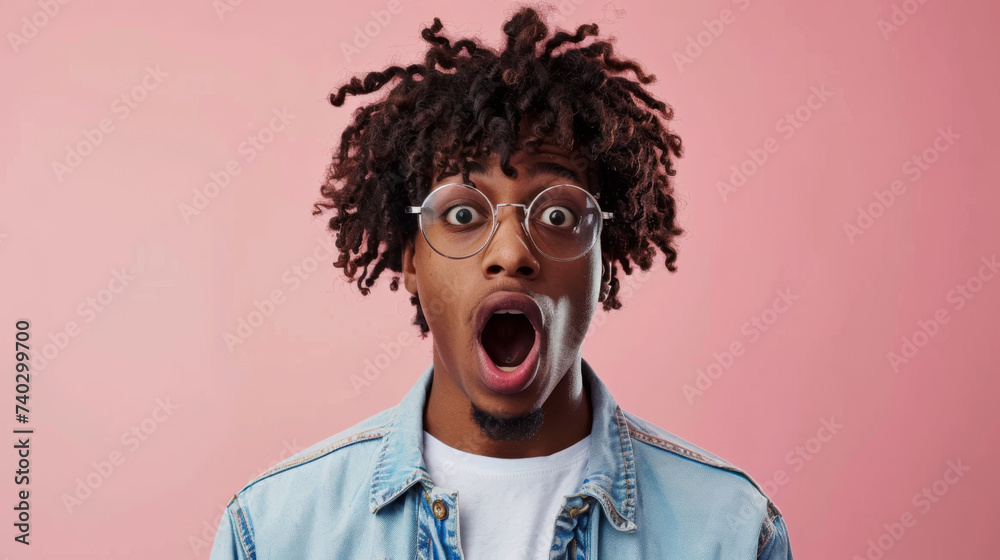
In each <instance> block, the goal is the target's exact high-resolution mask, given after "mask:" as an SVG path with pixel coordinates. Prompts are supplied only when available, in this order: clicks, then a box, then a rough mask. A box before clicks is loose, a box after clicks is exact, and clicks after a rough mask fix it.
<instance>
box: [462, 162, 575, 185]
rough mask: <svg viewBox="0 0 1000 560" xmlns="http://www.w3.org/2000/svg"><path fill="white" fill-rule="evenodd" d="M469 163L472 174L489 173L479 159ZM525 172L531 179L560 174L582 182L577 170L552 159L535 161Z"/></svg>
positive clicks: (470, 173)
mask: <svg viewBox="0 0 1000 560" xmlns="http://www.w3.org/2000/svg"><path fill="white" fill-rule="evenodd" d="M468 165H469V175H472V174H473V173H476V174H479V175H488V173H487V172H486V168H485V167H483V165H482V164H481V163H479V162H478V161H473V160H469V162H468ZM525 174H526V175H527V176H528V178H529V179H532V178H535V177H537V176H539V175H560V176H563V177H568V178H569V179H570V180H571V181H573V182H576V183H580V182H581V179H580V176H579V175H577V173H576V172H575V171H573V170H572V169H570V168H568V167H566V166H565V165H562V164H559V163H555V162H552V161H539V162H535V163H533V164H532V165H531V167H529V168H528V169H526V170H525ZM454 175H458V173H454V174H451V175H446V177H451V176H454Z"/></svg>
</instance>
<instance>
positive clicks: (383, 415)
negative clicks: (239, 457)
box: [230, 408, 394, 506]
mask: <svg viewBox="0 0 1000 560" xmlns="http://www.w3.org/2000/svg"><path fill="white" fill-rule="evenodd" d="M393 412H394V409H393V408H388V409H386V410H383V411H381V412H379V413H378V414H375V415H373V416H370V417H368V418H366V419H364V420H362V421H361V422H358V423H357V424H355V425H353V426H351V427H349V428H346V429H344V430H341V431H340V432H338V433H336V434H334V435H332V436H330V437H327V438H325V439H323V440H321V441H319V442H316V443H315V444H313V445H310V446H309V447H307V448H305V449H303V450H302V451H299V452H298V453H296V454H294V455H292V456H291V457H289V458H287V459H285V460H284V461H281V462H280V463H278V464H276V465H274V466H273V467H271V468H270V469H268V470H267V471H265V472H263V473H261V474H260V475H258V476H257V477H256V478H254V479H253V480H251V481H250V482H248V483H247V484H246V485H244V486H243V488H241V489H240V490H239V491H238V492H237V493H236V494H235V495H234V496H233V497H232V499H231V500H230V506H232V505H233V503H234V502H242V503H243V504H244V506H245V505H247V504H248V503H249V502H260V501H261V499H266V498H270V497H272V496H269V494H270V492H269V490H270V489H271V488H275V487H277V488H282V491H286V490H287V487H288V486H289V485H312V486H315V485H317V484H321V483H322V482H323V479H324V478H325V477H326V476H329V474H326V475H324V473H335V474H336V475H338V480H339V481H340V482H345V481H346V480H347V479H352V478H358V479H363V478H365V476H366V475H367V474H369V472H368V470H367V467H368V461H367V459H368V458H369V457H371V456H372V455H373V454H374V452H375V450H376V448H377V445H378V442H379V441H380V440H381V439H382V437H383V436H384V435H385V434H386V432H387V430H388V428H389V427H390V426H391V424H392V421H393Z"/></svg>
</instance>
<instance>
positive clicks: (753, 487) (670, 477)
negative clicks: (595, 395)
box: [622, 410, 788, 558]
mask: <svg viewBox="0 0 1000 560" xmlns="http://www.w3.org/2000/svg"><path fill="white" fill-rule="evenodd" d="M622 414H623V415H624V417H625V424H626V426H627V428H628V434H629V438H630V440H631V441H632V445H633V452H634V454H635V456H636V462H637V463H640V462H642V461H645V462H646V467H645V468H643V466H642V465H639V466H638V468H637V471H638V472H639V475H640V477H641V476H642V474H643V473H645V474H646V475H647V476H649V477H653V478H655V479H657V482H658V484H662V485H664V486H666V487H669V488H671V489H672V490H676V494H678V495H681V496H683V497H684V498H685V501H687V502H690V501H697V502H700V503H703V504H708V506H707V507H708V512H707V513H711V515H712V517H714V518H716V519H718V516H719V515H720V514H721V515H722V516H724V517H725V519H724V521H725V523H726V524H727V526H728V528H729V529H733V528H735V527H736V526H737V525H742V526H746V527H747V529H748V530H752V531H754V532H756V531H758V530H759V536H758V548H757V552H758V555H760V554H762V553H764V552H767V551H771V550H773V549H775V548H777V547H781V546H783V547H784V549H786V550H787V542H788V536H787V529H786V528H785V525H784V521H783V520H782V518H781V512H780V511H779V510H778V507H777V506H776V505H775V504H774V502H772V501H771V499H770V498H769V497H768V496H767V494H765V493H764V491H763V489H762V488H761V487H760V485H759V484H757V482H756V481H755V480H754V479H753V478H752V477H751V476H750V475H749V474H747V473H746V472H745V471H744V470H742V469H740V468H739V467H737V466H735V465H733V464H732V463H730V462H729V461H726V460H725V459H723V458H722V457H719V456H718V455H715V454H713V453H711V452H709V451H707V450H705V449H703V448H701V447H699V446H697V445H695V444H693V443H691V442H689V441H687V440H685V439H683V438H681V437H679V436H677V435H675V434H673V433H670V432H668V431H667V430H665V429H663V428H661V427H659V426H657V425H656V424H653V423H652V422H649V421H647V420H644V419H642V418H640V417H638V416H636V415H635V414H632V413H630V412H626V411H624V410H622ZM678 480H680V481H683V482H682V483H679V482H678ZM682 485H683V486H682ZM718 504H726V509H727V511H724V512H722V511H720V510H719V509H717V508H718V507H719V506H718ZM758 528H759V529H758ZM779 541H780V542H779ZM782 543H783V544H782ZM759 557H762V558H763V557H765V556H759ZM766 557H767V558H779V556H774V555H770V554H769V555H767V556H766ZM780 557H781V558H784V556H780Z"/></svg>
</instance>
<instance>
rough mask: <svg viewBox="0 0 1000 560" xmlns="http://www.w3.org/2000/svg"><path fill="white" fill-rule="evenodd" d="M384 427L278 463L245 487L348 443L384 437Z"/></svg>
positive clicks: (366, 431)
mask: <svg viewBox="0 0 1000 560" xmlns="http://www.w3.org/2000/svg"><path fill="white" fill-rule="evenodd" d="M383 429H384V427H378V428H372V429H370V430H365V431H362V432H359V433H357V434H354V435H352V436H348V437H346V438H343V439H339V440H337V441H335V442H333V443H331V444H330V445H328V446H326V447H324V448H322V449H317V450H316V451H313V452H311V453H309V454H307V455H303V456H301V457H299V458H298V459H295V460H293V461H290V462H287V463H281V464H279V465H276V466H274V467H272V468H271V469H270V470H267V471H265V472H263V473H261V474H260V475H259V476H257V478H255V479H253V480H251V481H250V482H248V483H247V485H246V486H244V487H243V488H244V490H245V489H247V488H249V487H250V486H253V485H254V484H256V483H257V482H259V481H261V480H263V479H265V478H267V477H269V476H272V475H275V474H278V473H280V472H283V471H286V470H288V469H291V468H293V467H297V466H299V465H302V464H305V463H308V462H310V461H313V460H315V459H318V458H320V457H322V456H324V455H328V454H330V453H332V452H334V451H337V450H338V449H341V448H343V447H347V446H348V445H351V444H353V443H359V442H362V441H369V440H373V439H378V438H380V437H382V436H383V435H384V434H383V433H382V432H381V431H380V430H383Z"/></svg>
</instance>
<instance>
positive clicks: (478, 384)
mask: <svg viewBox="0 0 1000 560" xmlns="http://www.w3.org/2000/svg"><path fill="white" fill-rule="evenodd" d="M571 155H572V154H571V153H569V152H566V151H565V150H562V149H561V148H559V147H558V146H555V145H550V144H546V145H543V146H542V147H541V149H540V150H539V153H537V154H528V153H526V152H517V153H515V155H514V156H512V158H511V165H513V166H514V167H515V168H517V170H518V174H517V178H516V179H512V178H509V177H507V176H505V175H504V174H503V173H502V172H501V171H500V169H499V164H498V162H499V159H498V157H497V156H496V155H494V156H493V157H492V159H489V160H486V159H483V160H480V161H479V162H480V163H481V164H482V165H483V167H484V168H485V170H486V173H479V172H477V171H475V170H473V171H472V172H471V173H470V176H469V179H470V183H472V184H473V185H474V186H475V187H476V188H477V189H478V190H479V191H482V192H483V193H484V194H486V196H487V197H488V198H489V200H490V201H491V202H492V203H493V204H494V205H497V204H502V203H518V204H525V205H528V204H530V203H531V201H532V199H533V198H534V197H535V195H537V194H538V193H539V192H541V191H542V190H544V189H545V188H547V187H550V186H553V185H558V184H564V183H570V184H574V185H577V186H579V187H581V188H583V189H585V190H587V191H588V192H592V191H591V185H589V184H588V177H587V169H586V164H585V160H584V159H583V158H580V157H576V158H571ZM539 163H545V164H547V167H548V169H547V170H541V171H539V172H537V173H535V174H532V173H530V172H529V170H531V169H532V168H533V167H537V166H538V164H539ZM551 164H557V165H559V166H563V167H565V169H566V170H567V171H566V172H563V173H559V172H557V171H556V170H555V169H554V168H553V166H552V165H551ZM543 169H544V168H543ZM567 172H570V173H572V174H573V175H575V176H576V178H569V177H568V175H567ZM461 180H462V178H461V175H454V176H450V177H444V178H442V179H441V180H438V181H437V182H435V183H434V184H433V185H432V186H431V191H434V189H435V188H436V187H438V186H441V185H444V184H447V183H455V182H461ZM592 194H593V193H592ZM457 212H461V210H458V211H457ZM470 216H471V215H470V214H465V215H464V216H463V215H462V214H456V213H454V212H453V213H452V215H451V218H452V219H453V220H455V221H456V223H459V224H460V223H461V222H462V221H464V220H467V219H470ZM555 217H556V221H559V220H561V219H562V218H561V217H560V216H559V215H555ZM414 218H415V219H416V217H415V216H414ZM487 219H488V218H487ZM497 220H498V222H499V223H498V225H497V229H496V233H495V234H494V236H493V238H492V239H491V240H490V241H489V243H488V244H487V245H486V247H485V248H483V249H482V250H481V251H480V252H478V253H476V254H475V255H473V256H471V257H468V258H462V259H451V258H447V257H445V256H442V255H441V254H438V253H437V252H435V250H434V249H432V248H431V246H430V245H428V243H427V240H426V239H425V238H424V236H423V235H421V234H420V233H417V234H416V235H415V236H414V239H413V240H412V243H411V244H408V245H407V247H406V248H405V249H404V255H403V273H404V281H405V285H406V289H407V291H409V292H410V293H416V294H417V295H419V297H420V302H421V308H422V310H423V312H424V316H425V319H426V321H427V324H428V326H429V327H430V330H431V334H432V336H433V341H434V364H435V376H434V383H435V384H443V385H444V386H443V387H439V388H436V389H440V390H442V391H443V392H444V394H447V395H448V396H449V399H450V401H451V403H450V405H451V406H454V407H455V408H454V410H455V412H456V413H461V412H459V411H460V410H463V409H464V410H465V414H466V415H467V414H468V409H469V406H470V404H471V405H472V407H473V408H474V409H477V410H478V413H477V414H478V416H480V417H481V418H477V422H479V423H480V425H481V426H482V425H483V423H484V421H488V420H484V419H483V418H482V417H491V418H493V419H494V420H498V421H500V422H501V423H502V422H504V421H512V422H513V423H512V424H511V426H515V428H514V430H515V432H516V431H518V430H520V431H522V432H524V431H526V432H527V433H522V434H520V435H518V434H516V433H515V434H513V435H508V437H507V438H503V437H500V438H497V439H522V438H526V437H532V435H533V434H532V433H531V432H533V431H534V432H537V430H538V427H539V426H538V424H539V423H540V420H541V419H540V414H539V409H540V408H541V407H542V405H543V404H545V403H546V401H547V400H548V399H549V397H550V395H552V394H553V392H554V391H556V389H557V386H559V384H560V382H561V381H564V377H565V376H566V374H567V373H568V372H570V371H571V370H572V371H579V370H578V366H579V359H580V347H581V344H582V343H583V339H584V336H585V334H586V331H587V327H588V325H589V324H590V320H591V318H592V317H593V314H594V311H595V310H596V307H597V304H598V302H599V299H603V297H602V296H601V295H600V294H601V291H602V255H601V247H600V240H599V239H598V240H597V242H596V243H595V244H594V245H593V247H592V248H590V250H589V251H587V252H586V253H585V254H583V255H582V256H581V257H579V258H577V259H575V260H570V261H556V260H552V259H550V258H548V257H547V256H545V255H543V254H542V253H541V252H540V251H539V249H538V248H537V247H536V246H535V245H534V244H533V243H532V240H531V239H530V238H529V237H528V235H527V233H526V232H525V231H524V229H523V228H522V223H523V220H524V210H523V209H521V208H519V207H511V206H502V207H500V208H499V213H498V216H497ZM603 260H604V261H605V262H607V259H606V258H604V259H603ZM608 270H610V267H608ZM605 276H606V277H605V278H604V279H603V281H604V286H605V289H606V285H607V280H609V279H610V275H605ZM505 309H506V310H510V309H515V310H516V311H519V312H521V313H524V315H518V313H513V314H506V315H504V314H499V313H495V312H498V311H502V310H505ZM491 310H492V311H493V312H491ZM497 362H499V363H497ZM504 362H506V363H507V364H517V365H516V366H513V365H505V363H504ZM507 370H512V371H507ZM565 386H566V385H565V384H564V386H563V387H565ZM546 408H548V407H546ZM533 411H534V414H531V413H532V412H533ZM518 418H520V419H521V420H522V422H521V423H520V424H518V422H517V419H518ZM525 422H527V425H525ZM531 424H535V425H534V426H531ZM516 426H520V427H516ZM491 437H492V436H491Z"/></svg>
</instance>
